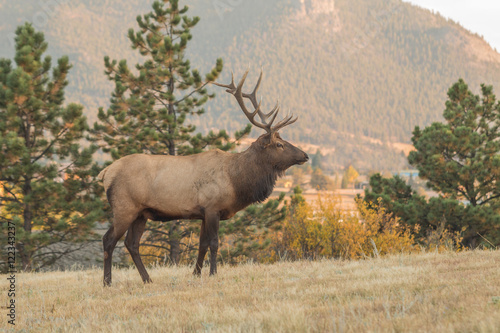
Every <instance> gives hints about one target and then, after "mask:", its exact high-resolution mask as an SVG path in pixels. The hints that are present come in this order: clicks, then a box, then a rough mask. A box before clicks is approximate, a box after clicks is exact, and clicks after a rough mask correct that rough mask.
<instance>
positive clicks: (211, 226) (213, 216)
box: [205, 213, 220, 275]
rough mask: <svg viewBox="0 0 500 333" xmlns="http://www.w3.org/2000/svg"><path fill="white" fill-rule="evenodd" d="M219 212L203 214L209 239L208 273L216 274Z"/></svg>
mask: <svg viewBox="0 0 500 333" xmlns="http://www.w3.org/2000/svg"><path fill="white" fill-rule="evenodd" d="M219 219H220V216H219V213H208V214H205V221H206V228H207V233H208V239H209V240H210V275H214V274H217V251H218V250H219Z"/></svg>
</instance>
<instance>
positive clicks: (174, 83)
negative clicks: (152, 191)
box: [93, 0, 250, 263]
mask: <svg viewBox="0 0 500 333" xmlns="http://www.w3.org/2000/svg"><path fill="white" fill-rule="evenodd" d="M152 8H153V10H152V11H151V12H149V13H147V14H145V15H143V16H138V17H137V24H138V26H139V29H138V30H137V31H134V30H133V29H130V30H129V31H128V37H129V40H130V42H131V44H132V49H134V50H136V51H138V52H139V54H140V56H141V57H142V58H143V59H144V60H143V62H142V63H139V64H137V65H136V66H135V70H131V69H130V68H129V66H128V65H127V61H126V60H121V61H119V62H118V61H116V60H110V58H109V57H108V56H106V57H105V58H104V65H105V73H106V75H107V76H108V79H109V80H110V81H113V82H114V85H115V89H114V92H113V93H112V97H111V106H110V107H109V109H108V110H106V111H105V110H104V108H100V109H99V113H98V118H99V122H97V123H95V124H94V130H93V132H94V135H95V138H94V140H96V141H99V142H101V144H102V148H103V150H104V152H109V153H110V154H111V156H112V158H113V159H114V160H116V159H119V158H121V157H123V156H125V155H129V154H134V153H149V154H168V155H190V154H196V153H200V152H202V151H204V150H206V149H215V148H218V149H222V150H225V151H227V150H231V149H233V148H234V147H235V142H232V141H230V138H229V135H228V134H227V133H226V131H225V130H220V131H218V132H213V131H209V132H208V134H206V135H203V134H202V133H195V131H196V126H195V125H193V124H192V122H190V120H192V119H191V118H195V117H194V116H200V115H202V114H203V113H204V112H205V110H204V108H203V105H204V104H205V103H206V102H207V101H208V100H210V99H212V98H214V97H215V94H211V93H209V92H208V90H207V85H208V84H210V83H211V82H213V81H214V80H215V79H217V77H218V76H219V74H220V73H221V71H222V67H223V64H222V59H217V61H216V63H215V65H214V67H212V69H211V70H210V71H209V72H208V73H207V74H205V75H204V76H202V75H201V74H200V72H199V71H198V70H197V69H192V68H191V62H190V61H189V60H188V59H185V52H186V49H187V45H188V42H189V41H190V40H191V38H192V35H191V29H192V28H193V27H194V26H195V25H196V24H197V23H198V21H199V18H198V17H196V16H195V17H188V16H187V15H185V13H186V12H187V11H188V7H187V6H185V7H180V6H179V3H178V1H176V0H163V1H155V2H154V3H153V6H152ZM249 132H250V126H247V127H246V128H245V129H244V130H241V131H238V132H237V133H236V134H235V138H236V140H239V139H240V138H242V137H243V136H245V135H246V134H248V133H249ZM189 224H190V222H187V221H180V220H178V221H172V222H169V223H166V224H159V223H157V222H152V223H151V222H150V223H148V226H147V228H146V231H147V233H146V234H145V236H146V240H145V242H144V243H143V245H146V246H152V247H155V248H157V249H164V246H163V245H161V244H158V242H161V241H162V240H163V241H164V242H166V244H168V247H167V248H168V252H169V253H170V255H169V257H170V261H171V262H172V263H178V262H179V260H180V257H181V255H182V251H184V250H187V251H189V250H190V247H189V246H187V245H186V244H183V240H185V239H187V238H189V237H191V235H192V233H193V231H195V229H196V228H197V227H194V226H190V225H189ZM150 254H151V255H156V256H157V258H158V259H160V260H162V259H163V258H165V257H166V256H165V254H164V253H163V252H162V251H160V252H159V253H158V252H157V253H156V254H152V253H150Z"/></svg>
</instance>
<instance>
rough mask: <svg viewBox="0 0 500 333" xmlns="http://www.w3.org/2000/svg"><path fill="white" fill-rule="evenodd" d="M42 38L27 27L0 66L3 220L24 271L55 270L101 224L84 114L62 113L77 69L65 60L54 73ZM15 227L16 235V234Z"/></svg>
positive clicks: (69, 109) (72, 107)
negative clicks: (84, 141)
mask: <svg viewBox="0 0 500 333" xmlns="http://www.w3.org/2000/svg"><path fill="white" fill-rule="evenodd" d="M47 47H48V44H47V43H46V42H45V39H44V35H43V33H41V32H36V31H35V29H34V28H33V27H32V26H31V24H28V23H26V24H25V25H23V26H20V27H18V28H17V30H16V37H15V50H16V55H15V58H14V62H15V65H13V64H12V62H11V60H9V59H0V150H1V153H0V184H1V185H0V186H1V189H2V192H0V206H1V211H0V218H1V221H2V228H3V229H4V231H5V232H3V233H2V235H1V237H2V238H3V239H2V242H1V243H2V244H7V242H4V240H5V237H6V236H7V235H12V234H11V233H7V231H9V232H13V231H14V228H15V238H16V241H15V244H14V242H13V240H12V239H11V238H8V239H7V240H8V244H9V246H14V245H15V248H16V250H17V255H18V258H20V262H19V261H18V264H21V268H22V269H23V270H31V269H38V268H43V267H46V266H48V265H51V264H53V263H55V262H56V261H57V260H58V259H59V258H61V257H62V256H64V255H67V254H69V253H71V252H73V251H75V250H77V249H79V248H80V247H81V246H82V245H84V244H85V243H80V244H79V245H78V244H75V243H74V242H81V241H84V240H87V239H88V238H89V237H90V236H91V235H92V232H91V228H92V226H93V225H94V223H95V222H96V221H98V220H99V219H100V218H101V214H102V207H101V201H100V200H95V198H96V196H100V193H99V191H100V187H98V186H96V182H95V177H96V175H97V173H98V171H99V168H98V166H97V165H95V164H92V154H93V153H94V152H95V151H96V149H97V147H96V146H94V145H91V146H89V147H87V148H82V147H81V146H80V142H81V140H82V139H83V138H84V136H85V134H86V131H87V130H88V125H87V122H86V118H85V117H84V116H83V112H82V110H83V108H82V106H81V105H78V104H73V103H71V104H68V105H64V89H65V87H66V86H67V84H68V81H67V80H66V77H67V75H68V72H69V70H70V68H71V65H70V64H69V61H68V57H66V56H64V57H62V58H60V59H59V60H58V61H57V65H56V66H54V67H53V68H52V71H51V67H52V60H51V57H50V56H45V57H43V54H44V53H45V51H46V50H47ZM13 226H14V227H13Z"/></svg>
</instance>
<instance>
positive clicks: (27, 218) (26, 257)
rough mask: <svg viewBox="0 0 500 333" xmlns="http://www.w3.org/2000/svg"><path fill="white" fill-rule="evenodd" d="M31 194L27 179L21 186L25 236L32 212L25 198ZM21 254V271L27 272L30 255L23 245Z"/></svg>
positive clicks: (29, 264)
mask: <svg viewBox="0 0 500 333" xmlns="http://www.w3.org/2000/svg"><path fill="white" fill-rule="evenodd" d="M30 194H31V180H30V179H27V180H26V183H24V186H23V198H24V212H23V218H24V225H23V229H24V232H25V233H26V234H31V222H32V220H33V212H32V208H31V205H30V204H29V203H28V202H26V198H27V197H28V196H29V195H30ZM20 250H21V251H20V252H21V253H20V256H21V260H22V264H23V270H29V269H30V268H31V267H30V266H31V253H27V252H26V248H25V247H24V244H23V245H21V249H20Z"/></svg>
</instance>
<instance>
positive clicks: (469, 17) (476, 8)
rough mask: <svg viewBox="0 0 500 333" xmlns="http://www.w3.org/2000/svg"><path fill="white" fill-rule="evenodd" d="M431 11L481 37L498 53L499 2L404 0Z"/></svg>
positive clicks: (495, 0)
mask: <svg viewBox="0 0 500 333" xmlns="http://www.w3.org/2000/svg"><path fill="white" fill-rule="evenodd" d="M405 1H407V2H411V3H413V4H416V5H419V6H420V7H424V8H428V9H432V10H434V11H437V12H439V13H441V15H443V16H444V17H448V18H451V19H453V20H454V21H457V22H459V23H460V24H461V25H462V26H463V27H465V28H466V29H467V30H470V31H472V32H475V33H477V34H479V35H482V36H483V37H484V39H485V40H486V41H487V42H488V43H490V45H491V46H492V47H493V48H496V49H497V51H499V52H500V0H405Z"/></svg>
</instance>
